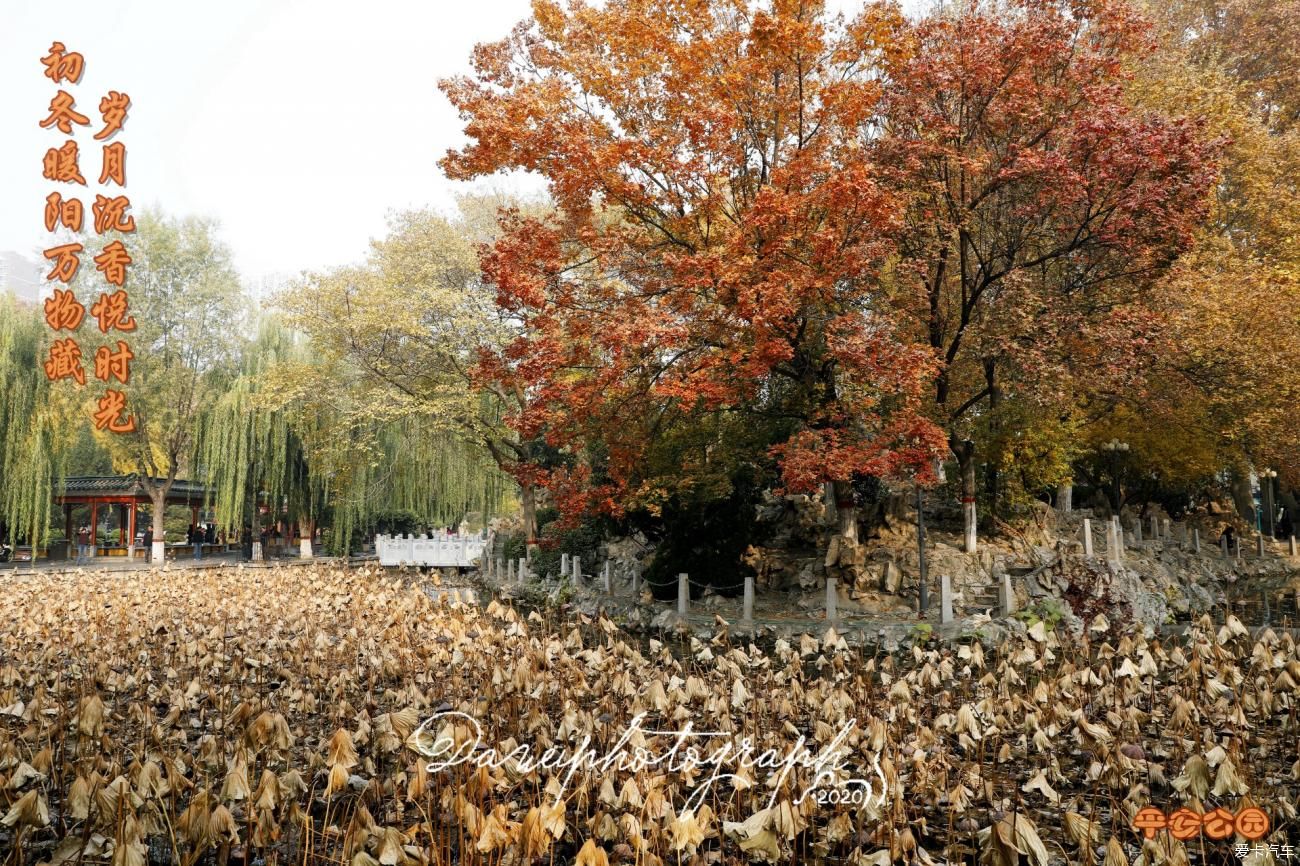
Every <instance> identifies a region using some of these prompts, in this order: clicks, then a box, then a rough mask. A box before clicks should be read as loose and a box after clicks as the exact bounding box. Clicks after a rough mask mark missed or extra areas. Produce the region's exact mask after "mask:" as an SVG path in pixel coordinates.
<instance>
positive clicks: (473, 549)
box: [375, 533, 488, 568]
mask: <svg viewBox="0 0 1300 866" xmlns="http://www.w3.org/2000/svg"><path fill="white" fill-rule="evenodd" d="M487 543H488V539H487V538H485V537H484V535H483V533H478V534H475V535H448V534H447V533H437V534H435V535H434V536H433V537H432V538H430V537H429V536H427V535H420V536H418V537H417V536H401V535H398V536H388V535H376V536H375V554H376V555H377V556H378V557H379V564H380V565H425V566H429V567H431V568H472V567H474V566H476V565H478V563H479V560H480V559H482V557H483V550H484V548H485V547H486V546H487Z"/></svg>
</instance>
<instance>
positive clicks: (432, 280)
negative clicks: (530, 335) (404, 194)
mask: <svg viewBox="0 0 1300 866" xmlns="http://www.w3.org/2000/svg"><path fill="white" fill-rule="evenodd" d="M502 201H503V200H498V199H495V198H492V197H487V198H477V199H469V200H467V201H466V202H465V211H466V213H465V217H464V218H463V219H461V220H457V221H452V220H447V219H444V218H443V217H440V216H438V215H436V214H432V213H429V212H418V211H417V212H407V213H401V214H397V215H395V216H394V217H393V219H392V222H391V226H390V232H389V235H388V236H387V237H386V238H384V239H382V240H379V241H375V242H374V243H373V244H372V249H371V253H370V256H369V257H368V259H367V261H366V262H365V263H363V264H361V265H358V266H354V267H345V268H338V269H335V270H333V271H329V272H326V273H319V274H311V275H308V276H307V277H306V278H305V279H303V280H302V281H300V282H299V283H298V284H296V285H294V286H292V287H290V288H289V289H288V290H286V291H285V292H283V293H282V294H281V295H280V297H279V298H278V301H277V303H278V304H279V306H280V307H281V308H282V309H283V310H285V312H286V316H287V320H288V321H289V322H290V323H291V324H292V325H293V327H295V328H296V329H298V330H300V331H301V332H302V333H304V334H306V335H307V336H308V337H309V339H310V341H311V350H312V352H313V354H314V361H313V362H312V363H303V364H297V365H294V366H293V367H292V368H287V367H286V368H283V369H282V370H281V376H280V379H279V384H278V386H277V388H278V390H279V392H280V393H281V394H283V395H285V399H289V400H294V401H297V402H298V404H299V405H301V406H307V405H312V404H318V405H319V408H320V411H323V412H326V413H328V414H329V416H330V417H331V418H333V419H334V420H333V421H332V422H330V423H333V424H341V425H343V426H344V427H345V428H346V429H347V430H349V431H350V434H349V435H350V437H351V438H350V442H351V443H352V445H355V446H356V447H364V449H365V450H366V451H367V457H366V458H365V459H352V458H345V457H343V456H342V455H340V460H339V461H338V463H337V466H338V472H337V473H336V476H335V480H334V482H333V487H332V495H334V496H336V497H340V499H339V503H340V504H341V505H342V507H343V509H344V510H343V512H342V516H343V517H344V519H345V520H346V521H347V522H348V523H349V524H350V525H357V524H358V523H364V520H365V518H366V517H367V516H373V514H375V513H376V511H377V509H379V508H380V507H381V506H382V504H383V502H384V501H385V498H384V496H380V495H376V492H375V491H376V490H378V491H382V490H391V492H393V493H394V494H395V495H396V496H397V497H398V499H399V501H402V502H405V503H407V504H408V505H413V506H414V507H413V508H411V510H413V511H415V512H416V513H417V514H419V515H421V516H422V517H424V518H425V519H426V521H428V522H443V521H445V520H449V519H452V517H453V515H454V514H455V513H456V512H457V511H458V510H459V511H460V512H461V513H462V514H463V513H464V512H465V511H467V510H472V507H478V508H480V509H482V510H486V511H489V512H490V511H495V510H497V509H498V508H499V507H500V505H501V502H500V500H501V496H502V495H503V494H504V493H505V492H506V491H505V483H506V481H505V476H504V475H503V472H505V471H508V470H510V469H512V468H514V467H515V466H518V465H524V464H528V463H530V462H531V460H532V456H533V455H532V449H533V444H532V443H529V442H523V441H520V440H519V438H518V437H517V436H516V435H515V434H514V432H513V431H511V430H510V428H509V427H507V426H506V424H505V423H504V415H505V409H504V407H505V406H506V405H510V404H517V403H519V402H520V401H523V400H524V399H525V395H524V394H523V393H522V392H521V391H519V390H517V389H514V388H506V387H502V386H499V385H498V384H497V383H494V382H486V383H481V384H482V385H483V386H482V387H480V383H476V382H474V381H473V380H472V371H473V367H474V364H475V361H476V359H477V355H478V353H479V352H480V351H483V350H485V349H496V348H497V347H499V346H500V345H501V344H502V343H503V342H504V340H505V339H506V335H508V334H509V333H510V332H511V330H512V328H514V327H516V326H515V324H514V323H512V322H511V321H510V320H509V318H507V317H506V316H504V315H503V314H502V313H501V312H500V311H499V310H498V309H497V308H496V306H495V305H494V303H493V297H492V293H491V292H490V291H488V290H486V289H485V288H484V287H483V285H482V283H481V280H480V279H479V272H478V260H477V256H476V253H475V247H474V244H475V242H476V241H478V240H483V239H485V238H486V236H487V235H489V234H490V232H491V231H492V230H493V228H494V227H495V223H494V221H492V220H491V219H490V218H489V216H488V215H489V214H491V216H492V217H494V216H495V211H496V208H497V205H498V204H500V203H502ZM358 443H361V444H358ZM371 488H375V490H372V489H371ZM521 488H522V489H521V499H522V505H523V516H524V521H525V528H526V531H527V532H528V536H529V539H530V540H532V539H535V538H536V498H535V489H534V486H533V485H532V484H529V483H527V482H525V483H523V484H522V485H521ZM339 529H340V527H338V526H336V531H339Z"/></svg>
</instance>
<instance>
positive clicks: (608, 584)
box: [604, 559, 614, 595]
mask: <svg viewBox="0 0 1300 866" xmlns="http://www.w3.org/2000/svg"><path fill="white" fill-rule="evenodd" d="M604 581H605V595H613V594H614V582H613V581H612V580H611V579H610V574H609V560H608V559H607V560H605V574H604Z"/></svg>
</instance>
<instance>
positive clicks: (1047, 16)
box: [878, 0, 1214, 551]
mask: <svg viewBox="0 0 1300 866" xmlns="http://www.w3.org/2000/svg"><path fill="white" fill-rule="evenodd" d="M907 39H908V44H909V46H910V50H909V51H907V52H906V54H905V55H904V56H902V57H901V58H899V59H898V61H897V62H895V63H894V64H893V65H892V67H891V68H890V71H889V85H888V87H887V92H886V95H885V101H884V115H885V124H884V129H883V132H882V135H881V138H880V141H879V147H878V150H879V153H880V154H881V159H882V161H884V162H885V163H886V164H888V165H889V166H891V168H892V169H893V170H894V172H895V173H894V175H893V176H892V177H893V178H894V181H895V183H896V184H897V185H898V187H899V188H900V191H901V192H903V193H905V194H906V195H907V196H908V205H907V213H906V217H905V231H904V233H903V236H902V240H901V243H900V252H901V256H900V261H899V263H898V266H897V278H896V284H895V290H894V294H895V297H894V302H895V304H896V305H897V308H898V309H899V310H901V311H902V312H903V313H904V314H905V315H906V316H907V318H908V319H909V320H910V322H911V323H912V327H913V333H914V334H915V335H916V338H917V339H918V340H921V341H923V342H924V343H925V344H926V345H928V346H929V348H930V350H931V351H932V352H933V354H934V357H935V358H936V360H937V361H938V363H939V365H940V366H939V370H938V373H937V375H936V376H935V377H934V379H933V383H932V397H931V405H932V411H933V417H934V420H935V423H937V424H940V425H942V426H943V427H944V429H945V431H946V433H947V438H948V443H949V447H950V448H951V451H952V453H953V455H954V456H955V457H956V459H957V462H958V464H959V467H960V472H961V482H962V484H961V495H962V500H963V505H964V511H965V548H966V550H967V551H974V550H975V546H976V509H975V500H976V494H977V466H978V453H979V452H978V449H977V437H979V436H983V437H985V438H986V442H987V437H988V435H989V432H988V431H989V430H990V429H992V430H993V431H994V432H996V429H997V424H998V423H999V422H998V415H999V412H1000V410H1001V409H1002V407H1003V405H1004V402H1005V401H1006V400H1007V399H1008V398H1009V397H1014V398H1015V399H1018V400H1022V401H1026V400H1027V401H1030V402H1036V403H1039V404H1041V405H1043V406H1049V407H1050V406H1055V407H1056V408H1057V409H1058V411H1059V413H1060V415H1062V416H1065V415H1068V413H1069V409H1070V403H1069V396H1070V394H1071V392H1072V391H1073V389H1074V384H1072V383H1078V382H1080V381H1082V377H1079V376H1077V375H1076V373H1077V372H1078V370H1077V366H1076V363H1075V361H1076V359H1077V358H1079V357H1080V354H1081V353H1083V354H1084V355H1091V356H1092V357H1091V358H1090V360H1089V363H1090V365H1091V366H1092V367H1093V368H1094V369H1095V370H1097V371H1098V372H1099V373H1106V372H1107V371H1108V370H1109V371H1114V370H1116V369H1120V370H1122V368H1123V367H1124V366H1125V365H1126V364H1128V363H1130V359H1131V356H1132V352H1133V351H1134V349H1135V348H1136V347H1137V346H1138V345H1139V344H1140V343H1141V337H1142V335H1143V333H1144V332H1147V331H1150V330H1151V329H1152V327H1153V323H1152V322H1151V321H1150V318H1149V313H1148V312H1147V311H1146V310H1145V309H1144V308H1142V307H1141V306H1140V305H1137V304H1135V301H1136V300H1138V299H1140V298H1141V297H1142V295H1143V293H1144V292H1145V291H1146V290H1147V289H1148V288H1149V287H1150V285H1151V284H1152V282H1153V280H1154V279H1155V278H1156V277H1157V276H1158V275H1159V274H1161V273H1162V272H1163V271H1164V270H1165V269H1166V268H1167V267H1168V266H1169V264H1170V263H1171V262H1172V261H1173V259H1174V258H1175V257H1176V256H1177V254H1178V253H1179V252H1180V251H1181V250H1183V249H1185V248H1186V247H1187V246H1188V245H1189V244H1190V243H1191V240H1192V232H1193V229H1194V227H1195V225H1196V222H1197V219H1198V218H1199V217H1200V215H1201V214H1202V213H1203V210H1204V207H1203V199H1204V195H1205V192H1206V189H1207V187H1208V185H1209V184H1210V183H1211V181H1212V180H1213V178H1214V162H1213V151H1212V148H1211V147H1210V146H1209V145H1208V144H1207V143H1206V142H1205V141H1204V140H1203V138H1202V136H1201V134H1200V131H1199V130H1198V128H1197V125H1196V124H1195V123H1194V122H1191V121H1188V120H1183V119H1176V118H1174V119H1171V118H1170V117H1168V116H1164V115H1160V114H1157V113H1155V112H1147V111H1141V110H1138V109H1135V108H1134V107H1132V106H1131V105H1130V104H1129V102H1128V100H1127V99H1126V90H1127V88H1128V83H1129V75H1128V73H1127V72H1126V70H1125V66H1124V64H1125V63H1126V62H1128V61H1131V60H1133V59H1134V58H1135V57H1136V56H1137V55H1139V54H1140V53H1141V52H1143V51H1146V50H1148V49H1149V48H1150V45H1151V43H1150V38H1149V35H1148V31H1147V28H1146V26H1145V24H1144V23H1143V21H1142V20H1141V19H1140V18H1138V17H1137V16H1136V15H1135V13H1134V11H1133V10H1132V8H1131V7H1129V6H1127V5H1124V4H1123V3H1119V2H1109V0H1102V2H1095V3H1065V2H1029V0H1026V2H1017V0H1012V2H996V3H975V2H961V3H953V4H951V5H949V6H946V7H944V8H942V9H941V10H939V11H937V12H936V13H935V14H932V15H930V16H927V17H925V18H923V19H921V20H919V21H918V22H917V23H916V24H915V25H914V26H913V27H912V28H911V30H910V32H909V33H908V37H907ZM1063 397H1064V398H1066V399H1065V400H1064V401H1062V400H1061V398H1063ZM977 431H979V432H977Z"/></svg>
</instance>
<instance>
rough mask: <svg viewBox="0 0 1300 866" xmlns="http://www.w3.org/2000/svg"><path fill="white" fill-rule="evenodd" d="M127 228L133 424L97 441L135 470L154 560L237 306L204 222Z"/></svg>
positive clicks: (161, 220)
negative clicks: (146, 502)
mask: <svg viewBox="0 0 1300 866" xmlns="http://www.w3.org/2000/svg"><path fill="white" fill-rule="evenodd" d="M136 225H137V231H136V233H135V234H134V235H131V236H130V238H129V243H130V254H131V258H132V264H131V266H130V269H129V271H128V275H127V283H126V285H125V289H126V290H127V291H128V293H129V296H130V315H132V316H133V317H134V318H135V321H136V330H135V331H133V332H130V333H129V334H128V335H127V336H128V337H129V343H130V346H131V348H132V350H133V352H134V354H135V359H134V360H133V361H132V362H131V367H130V380H129V382H128V383H127V388H126V390H127V393H128V397H129V403H128V406H127V410H128V411H129V412H131V413H132V414H134V416H135V422H136V430H135V432H134V433H129V434H122V435H113V436H110V437H107V438H106V442H107V444H108V446H109V449H110V453H111V454H112V457H113V462H114V465H115V467H117V468H118V469H119V471H130V472H134V473H137V474H138V475H139V476H140V483H141V485H142V486H143V487H144V489H145V490H146V492H147V493H148V494H149V499H150V501H151V503H152V506H153V508H152V511H153V538H154V550H153V556H154V561H155V562H161V561H162V557H163V544H164V538H163V530H164V522H163V517H164V511H165V509H166V501H167V494H168V492H169V491H170V490H171V486H172V484H173V482H175V480H176V478H177V477H178V476H179V475H180V474H181V473H182V472H187V471H189V470H190V469H192V468H193V467H192V466H191V465H190V457H191V455H192V451H193V447H194V434H195V431H196V429H197V427H198V419H199V416H200V413H201V412H202V410H203V409H204V408H205V407H207V406H210V405H212V404H213V403H215V402H216V400H217V399H218V397H219V396H220V393H221V387H222V385H223V383H224V382H226V381H227V378H226V375H225V374H226V373H227V372H228V371H229V370H231V369H232V368H233V367H234V364H235V361H236V359H237V357H238V351H239V345H240V342H241V340H242V339H244V338H243V337H242V335H241V328H242V327H243V322H244V314H245V312H246V310H245V302H244V298H243V296H242V294H241V292H240V286H239V277H238V274H237V273H236V272H235V269H234V266H233V265H232V264H231V260H230V251H229V249H228V248H227V247H226V246H225V245H224V244H223V243H222V242H221V241H220V240H219V239H218V238H217V235H216V225H215V223H214V222H213V221H211V220H209V219H204V218H199V217H184V218H176V217H168V216H166V215H164V214H161V213H158V212H146V213H143V214H141V215H139V216H138V217H137V218H136ZM82 270H83V271H85V270H86V269H85V268H83V269H82ZM93 273H94V272H93V271H92V272H91V274H93ZM78 279H81V277H80V275H79V276H78ZM91 291H92V289H91V288H89V287H87V288H86V289H85V290H84V291H83V292H82V296H83V297H92V296H93V295H91V294H90V293H91ZM63 384H65V385H66V384H67V383H63Z"/></svg>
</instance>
